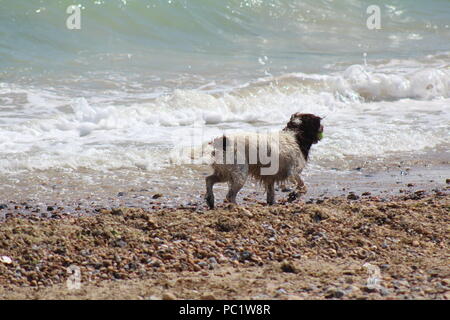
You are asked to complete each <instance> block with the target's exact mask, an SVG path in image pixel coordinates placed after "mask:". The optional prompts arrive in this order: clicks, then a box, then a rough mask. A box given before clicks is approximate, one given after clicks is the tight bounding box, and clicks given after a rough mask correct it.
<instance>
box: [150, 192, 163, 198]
mask: <svg viewBox="0 0 450 320" xmlns="http://www.w3.org/2000/svg"><path fill="white" fill-rule="evenodd" d="M162 196H163V195H162V194H161V193H156V194H154V195H153V196H152V199H158V198H161V197H162Z"/></svg>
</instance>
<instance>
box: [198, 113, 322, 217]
mask: <svg viewBox="0 0 450 320" xmlns="http://www.w3.org/2000/svg"><path fill="white" fill-rule="evenodd" d="M321 120H322V118H320V117H318V116H315V115H313V114H309V113H295V114H293V115H292V116H291V119H290V121H289V122H288V123H287V125H286V127H285V128H284V129H283V130H282V131H279V132H276V133H265V134H260V133H239V134H233V135H226V136H225V135H224V136H222V137H220V138H217V139H215V140H214V141H213V142H212V145H213V149H214V150H213V151H212V157H213V162H212V168H213V169H214V173H213V174H212V175H210V176H208V177H206V197H205V199H206V202H207V203H208V206H209V207H210V208H211V209H213V208H214V193H213V186H214V184H215V183H218V182H228V185H229V189H228V194H227V196H226V199H227V201H228V202H231V203H236V196H237V194H238V192H239V190H241V188H242V187H243V186H244V184H245V182H246V180H247V178H248V176H249V175H250V176H252V177H253V178H255V179H256V180H257V181H258V182H260V183H261V184H263V185H264V187H265V189H266V193H267V203H268V204H273V203H274V202H275V183H284V182H286V181H288V180H293V181H294V182H295V184H296V192H294V194H293V195H292V194H291V197H292V198H296V197H297V196H298V195H300V194H304V193H306V187H305V184H304V183H303V180H302V179H301V178H300V174H301V172H302V170H303V168H304V167H305V165H306V161H307V160H308V154H309V150H310V148H311V146H312V145H313V144H315V143H317V142H318V141H319V140H320V139H321V138H322V133H323V126H322V125H321V123H320V121H321Z"/></svg>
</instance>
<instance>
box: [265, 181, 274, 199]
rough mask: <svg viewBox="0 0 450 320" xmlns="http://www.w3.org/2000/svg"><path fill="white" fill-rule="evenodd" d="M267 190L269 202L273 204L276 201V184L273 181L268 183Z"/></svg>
mask: <svg viewBox="0 0 450 320" xmlns="http://www.w3.org/2000/svg"><path fill="white" fill-rule="evenodd" d="M266 192H267V204H268V205H272V204H274V203H275V186H274V183H273V182H270V183H268V184H266Z"/></svg>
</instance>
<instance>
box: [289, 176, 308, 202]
mask: <svg viewBox="0 0 450 320" xmlns="http://www.w3.org/2000/svg"><path fill="white" fill-rule="evenodd" d="M293 179H294V181H295V184H296V190H295V191H292V192H291V193H289V197H288V201H289V202H292V201H294V200H296V199H297V198H298V197H300V196H301V195H303V194H305V193H306V192H307V188H306V185H305V183H304V182H303V180H302V178H300V174H295V175H294V176H293Z"/></svg>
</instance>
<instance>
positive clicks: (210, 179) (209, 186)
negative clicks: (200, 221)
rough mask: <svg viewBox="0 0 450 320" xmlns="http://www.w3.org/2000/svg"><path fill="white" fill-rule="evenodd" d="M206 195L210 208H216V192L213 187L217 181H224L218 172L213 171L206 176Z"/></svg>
mask: <svg viewBox="0 0 450 320" xmlns="http://www.w3.org/2000/svg"><path fill="white" fill-rule="evenodd" d="M205 180H206V196H205V200H206V203H207V204H208V206H209V208H210V209H214V192H213V187H214V184H216V183H217V182H222V181H223V179H221V178H220V177H219V176H218V175H217V174H216V173H213V174H212V175H210V176H207V177H206V179H205Z"/></svg>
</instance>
